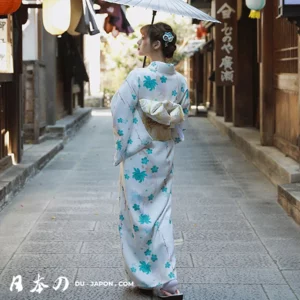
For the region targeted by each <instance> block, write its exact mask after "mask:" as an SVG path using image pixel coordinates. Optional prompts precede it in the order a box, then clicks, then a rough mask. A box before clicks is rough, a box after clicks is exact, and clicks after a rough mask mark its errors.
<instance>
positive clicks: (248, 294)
mask: <svg viewBox="0 0 300 300" xmlns="http://www.w3.org/2000/svg"><path fill="white" fill-rule="evenodd" d="M181 288H182V290H184V292H185V294H184V299H185V300H196V299H197V300H198V299H201V300H224V299H228V300H270V299H269V298H268V297H267V296H266V294H265V292H264V290H263V289H262V287H261V286H260V285H233V284H182V285H181ZM281 300H283V299H281ZM291 300H292V299H291Z"/></svg>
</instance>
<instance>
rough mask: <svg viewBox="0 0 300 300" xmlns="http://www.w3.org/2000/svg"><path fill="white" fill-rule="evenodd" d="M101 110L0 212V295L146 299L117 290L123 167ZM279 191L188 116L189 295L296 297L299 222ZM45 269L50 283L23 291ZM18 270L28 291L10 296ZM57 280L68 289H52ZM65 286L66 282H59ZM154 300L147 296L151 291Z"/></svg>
mask: <svg viewBox="0 0 300 300" xmlns="http://www.w3.org/2000/svg"><path fill="white" fill-rule="evenodd" d="M113 147H114V143H113V137H112V130H111V117H110V115H109V112H108V111H103V110H100V111H94V116H93V117H92V119H91V120H90V121H89V122H88V123H87V124H86V125H85V126H84V127H83V128H82V129H81V130H80V131H79V133H78V134H77V135H76V137H75V138H74V139H73V140H71V141H70V142H69V143H68V144H67V145H66V147H65V149H63V150H62V151H61V152H60V153H59V154H58V155H57V156H56V157H55V158H54V159H53V160H52V161H51V162H50V163H49V164H48V165H47V166H46V167H45V168H44V169H43V170H42V171H41V172H40V173H39V174H38V175H37V176H36V177H34V178H33V179H32V180H31V181H30V182H28V183H27V185H26V186H25V188H24V189H23V190H22V191H21V192H20V193H19V194H18V195H17V196H16V197H15V198H14V199H13V200H12V201H11V202H10V204H9V205H7V206H6V207H5V208H4V209H3V211H1V212H0V299H1V300H12V299H22V300H27V299H30V300H31V299H33V300H35V299H43V300H48V299H49V300H50V299H51V300H56V299H70V300H71V299H72V300H77V299H78V300H96V299H97V300H102V299H104V300H116V299H124V300H125V299H126V300H127V299H128V300H129V299H130V300H135V299H136V300H143V299H152V297H151V296H147V295H142V294H139V293H138V292H137V291H136V290H135V289H132V288H124V287H89V286H84V287H75V286H74V281H75V280H77V281H81V282H84V281H85V282H86V283H88V282H89V281H102V282H103V281H114V283H118V282H119V281H124V280H125V276H124V274H123V268H122V258H121V252H120V244H119V236H118V227H117V224H118V214H119V208H118V199H117V195H118V168H115V167H113V166H112V157H113ZM276 196H277V193H276V188H275V187H274V186H273V185H272V184H270V183H269V181H268V180H267V179H266V178H265V177H264V176H263V175H262V174H261V173H260V172H259V171H258V170H257V169H256V168H255V167H254V166H252V165H251V163H249V162H247V161H246V159H245V158H244V156H243V155H242V154H241V153H240V152H239V151H238V150H237V149H236V148H235V147H234V146H233V145H232V144H231V142H230V141H229V139H228V138H227V137H223V136H222V135H221V134H220V133H219V131H218V130H216V129H215V128H214V127H213V126H212V125H211V124H210V123H209V121H207V119H204V118H190V126H189V129H188V131H187V134H186V142H185V143H182V144H180V145H179V146H178V148H177V151H176V162H175V182H174V186H173V203H174V206H173V223H174V227H175V239H176V251H177V252H176V253H177V266H178V277H179V281H180V283H181V284H180V289H181V290H182V291H183V292H184V294H185V297H184V299H185V300H225V299H226V300H296V299H298V300H299V299H300V227H299V226H297V225H296V223H294V221H293V220H292V219H291V218H289V217H288V216H287V215H286V213H285V212H284V210H283V209H282V208H281V207H280V206H279V205H278V204H277V200H276ZM38 274H40V275H41V276H42V277H44V279H43V280H42V282H43V283H44V284H47V285H48V286H49V288H45V290H43V291H42V292H41V293H40V294H38V293H36V292H32V293H31V292H30V290H31V289H33V288H34V287H35V283H34V282H33V281H34V280H36V279H37V275H38ZM16 275H22V279H23V288H24V289H23V291H21V292H20V293H17V292H16V291H14V292H10V291H9V287H10V283H11V281H12V277H13V276H16ZM59 276H66V277H67V278H68V279H69V281H70V286H69V288H68V289H67V290H66V291H65V292H62V291H61V289H59V290H57V291H55V290H54V289H52V286H53V285H54V282H55V280H56V279H57V278H58V277H59ZM61 288H62V287H61ZM153 299H154V297H153Z"/></svg>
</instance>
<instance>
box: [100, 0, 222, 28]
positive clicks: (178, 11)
mask: <svg viewBox="0 0 300 300" xmlns="http://www.w3.org/2000/svg"><path fill="white" fill-rule="evenodd" d="M106 2H111V3H117V4H124V5H129V6H139V7H144V8H148V9H151V10H154V11H163V12H166V13H170V14H175V15H180V16H185V17H190V18H193V19H197V20H202V21H208V22H215V23H220V22H219V21H217V20H216V19H214V18H213V17H211V16H209V15H208V14H206V13H204V12H203V11H201V10H199V9H197V8H195V7H193V6H191V5H190V4H188V3H186V2H184V1H183V0H171V1H170V0H106Z"/></svg>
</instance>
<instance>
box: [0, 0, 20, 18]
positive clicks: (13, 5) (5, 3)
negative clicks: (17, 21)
mask: <svg viewBox="0 0 300 300" xmlns="http://www.w3.org/2000/svg"><path fill="white" fill-rule="evenodd" d="M21 3H22V0H0V15H10V14H12V13H14V12H15V11H17V10H18V9H19V7H20V6H21Z"/></svg>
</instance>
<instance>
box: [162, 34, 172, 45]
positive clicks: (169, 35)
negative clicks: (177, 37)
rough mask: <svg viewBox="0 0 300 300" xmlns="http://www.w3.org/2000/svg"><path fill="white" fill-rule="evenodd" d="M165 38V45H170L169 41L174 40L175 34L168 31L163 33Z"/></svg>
mask: <svg viewBox="0 0 300 300" xmlns="http://www.w3.org/2000/svg"><path fill="white" fill-rule="evenodd" d="M163 40H164V41H165V42H166V43H165V46H166V47H168V45H169V43H172V42H173V40H174V35H173V34H172V33H171V32H166V33H165V34H164V35H163Z"/></svg>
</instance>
